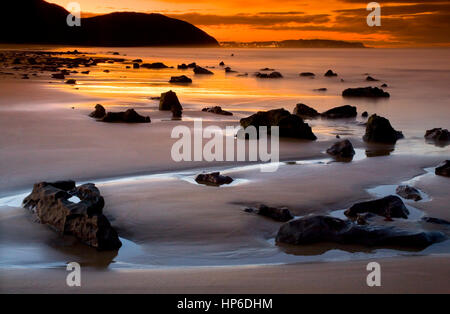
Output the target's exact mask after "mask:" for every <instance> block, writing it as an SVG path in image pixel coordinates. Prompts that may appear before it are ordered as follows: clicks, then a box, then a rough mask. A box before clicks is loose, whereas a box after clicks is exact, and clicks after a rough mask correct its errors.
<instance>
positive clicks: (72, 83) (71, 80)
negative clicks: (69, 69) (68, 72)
mask: <svg viewBox="0 0 450 314" xmlns="http://www.w3.org/2000/svg"><path fill="white" fill-rule="evenodd" d="M76 83H77V81H76V80H74V79H69V80H67V81H66V84H69V85H75V84H76Z"/></svg>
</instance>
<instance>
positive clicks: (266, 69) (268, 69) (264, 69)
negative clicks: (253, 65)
mask: <svg viewBox="0 0 450 314" xmlns="http://www.w3.org/2000/svg"><path fill="white" fill-rule="evenodd" d="M260 71H275V69H271V68H262V69H260Z"/></svg>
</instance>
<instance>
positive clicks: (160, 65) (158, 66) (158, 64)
mask: <svg viewBox="0 0 450 314" xmlns="http://www.w3.org/2000/svg"><path fill="white" fill-rule="evenodd" d="M141 68H146V69H167V68H168V66H167V65H165V64H164V63H162V62H154V63H143V64H141Z"/></svg>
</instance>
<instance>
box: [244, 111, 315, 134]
mask: <svg viewBox="0 0 450 314" xmlns="http://www.w3.org/2000/svg"><path fill="white" fill-rule="evenodd" d="M240 123H241V126H242V127H243V128H247V127H248V126H254V127H256V129H257V131H258V130H259V127H260V126H278V127H279V131H280V136H281V137H294V138H301V139H307V140H316V139H317V137H316V136H315V135H314V133H313V132H312V130H311V127H310V126H309V125H308V124H307V123H305V122H304V121H303V119H302V118H300V117H299V116H297V115H293V114H290V113H289V111H287V110H284V109H283V108H281V109H273V110H269V111H259V112H257V113H255V114H253V115H251V116H250V117H247V118H243V119H241V120H240ZM267 129H268V130H267V132H268V133H270V128H267Z"/></svg>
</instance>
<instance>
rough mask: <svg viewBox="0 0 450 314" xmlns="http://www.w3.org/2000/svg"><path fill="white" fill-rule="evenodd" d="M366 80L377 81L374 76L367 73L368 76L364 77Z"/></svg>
mask: <svg viewBox="0 0 450 314" xmlns="http://www.w3.org/2000/svg"><path fill="white" fill-rule="evenodd" d="M366 81H368V82H377V81H378V80H377V79H375V78H373V77H371V76H370V75H368V76H367V77H366Z"/></svg>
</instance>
